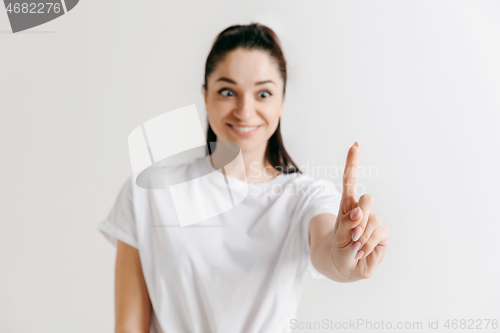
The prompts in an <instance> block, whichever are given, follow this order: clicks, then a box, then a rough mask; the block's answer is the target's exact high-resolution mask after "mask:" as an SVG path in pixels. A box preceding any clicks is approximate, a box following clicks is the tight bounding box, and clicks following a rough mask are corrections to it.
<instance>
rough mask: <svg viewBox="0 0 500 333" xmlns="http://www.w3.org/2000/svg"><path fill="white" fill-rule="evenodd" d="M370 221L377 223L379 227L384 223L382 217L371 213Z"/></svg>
mask: <svg viewBox="0 0 500 333" xmlns="http://www.w3.org/2000/svg"><path fill="white" fill-rule="evenodd" d="M370 221H374V222H377V225H380V224H381V223H382V219H381V218H380V216H378V214H377V213H370Z"/></svg>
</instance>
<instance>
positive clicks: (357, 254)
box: [354, 250, 365, 260]
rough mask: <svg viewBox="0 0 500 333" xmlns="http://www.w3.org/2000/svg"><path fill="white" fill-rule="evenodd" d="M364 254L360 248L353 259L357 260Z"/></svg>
mask: <svg viewBox="0 0 500 333" xmlns="http://www.w3.org/2000/svg"><path fill="white" fill-rule="evenodd" d="M364 254H365V251H363V250H361V251H359V252H358V253H356V256H355V257H354V259H356V260H358V259H359V258H361V257H362V256H363V255H364Z"/></svg>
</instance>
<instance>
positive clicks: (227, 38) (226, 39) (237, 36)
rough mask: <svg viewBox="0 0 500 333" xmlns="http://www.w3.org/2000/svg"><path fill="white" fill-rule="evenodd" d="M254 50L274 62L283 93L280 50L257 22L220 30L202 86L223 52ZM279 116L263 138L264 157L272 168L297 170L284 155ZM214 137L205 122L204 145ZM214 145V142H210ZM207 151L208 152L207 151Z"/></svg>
mask: <svg viewBox="0 0 500 333" xmlns="http://www.w3.org/2000/svg"><path fill="white" fill-rule="evenodd" d="M239 47H241V48H245V49H249V50H251V49H258V50H263V51H266V52H268V53H269V55H270V56H271V57H273V58H274V59H275V60H276V62H277V63H278V67H279V71H280V73H281V77H282V79H283V96H284V95H285V87H286V61H285V57H284V55H283V51H282V49H281V45H280V42H279V39H278V37H277V36H276V34H275V33H274V31H273V30H271V29H270V28H268V27H266V26H265V25H262V24H259V23H251V24H248V25H233V26H230V27H229V28H226V29H225V30H223V31H222V32H221V33H220V34H219V35H218V36H217V38H216V39H215V41H214V44H213V46H212V49H211V50H210V53H209V54H208V57H207V62H206V64H205V89H207V90H208V82H207V79H208V77H209V76H210V74H211V73H212V72H213V71H214V70H215V67H216V66H217V64H218V63H219V62H220V61H221V60H223V59H224V57H225V56H226V54H227V53H229V52H230V51H233V50H235V49H236V48H239ZM280 127H281V118H280V120H279V122H278V127H277V128H276V131H275V132H274V133H273V135H272V136H271V137H270V138H269V140H268V141H267V148H266V157H267V159H268V160H269V163H271V164H272V165H273V167H274V168H276V169H277V170H279V171H281V172H283V173H294V172H299V173H302V172H301V171H300V169H299V168H298V167H297V165H296V164H295V163H294V162H293V160H292V158H291V157H290V155H288V153H287V151H286V149H285V146H284V145H283V139H282V138H281V131H280ZM216 141H217V136H216V135H215V133H214V131H213V130H212V128H211V127H210V123H208V130H207V145H209V144H208V143H209V142H216ZM213 145H214V144H213ZM208 154H211V151H208Z"/></svg>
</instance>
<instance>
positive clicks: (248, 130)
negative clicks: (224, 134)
mask: <svg viewBox="0 0 500 333" xmlns="http://www.w3.org/2000/svg"><path fill="white" fill-rule="evenodd" d="M227 125H228V126H229V128H231V130H232V131H233V133H235V134H236V135H238V136H243V137H249V136H252V135H254V134H255V133H257V131H258V130H259V127H260V125H258V126H236V125H233V124H227Z"/></svg>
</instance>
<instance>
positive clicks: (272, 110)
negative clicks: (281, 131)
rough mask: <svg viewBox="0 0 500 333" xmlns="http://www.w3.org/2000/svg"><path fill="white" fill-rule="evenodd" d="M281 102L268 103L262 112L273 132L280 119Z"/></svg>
mask: <svg viewBox="0 0 500 333" xmlns="http://www.w3.org/2000/svg"><path fill="white" fill-rule="evenodd" d="M281 107H282V106H281V104H279V103H273V104H270V105H268V107H266V108H265V110H264V112H263V114H262V115H263V117H265V119H266V121H267V123H268V124H269V126H270V127H272V128H271V129H272V131H273V132H274V130H275V129H276V127H277V126H278V122H279V120H280V117H281V110H282V108H281Z"/></svg>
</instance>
